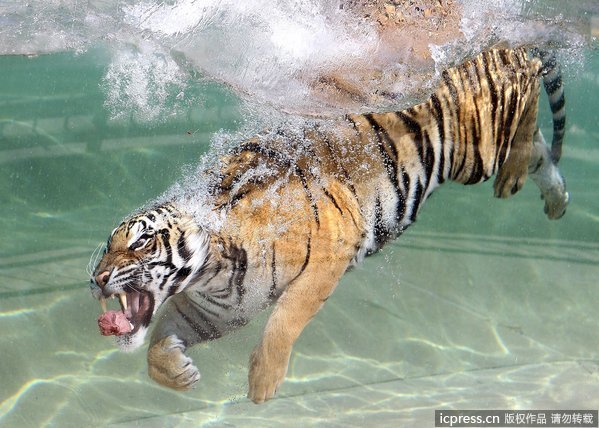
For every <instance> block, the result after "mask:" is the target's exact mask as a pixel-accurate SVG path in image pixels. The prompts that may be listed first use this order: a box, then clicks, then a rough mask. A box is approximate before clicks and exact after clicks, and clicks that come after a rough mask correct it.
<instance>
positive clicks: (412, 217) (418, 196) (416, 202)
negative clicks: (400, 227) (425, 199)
mask: <svg viewBox="0 0 599 428" xmlns="http://www.w3.org/2000/svg"><path fill="white" fill-rule="evenodd" d="M421 199H422V184H421V183H420V180H416V191H415V193H414V198H413V201H414V203H413V204H412V212H411V213H410V223H414V222H415V221H416V215H417V214H418V207H420V200H421Z"/></svg>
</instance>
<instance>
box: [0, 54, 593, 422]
mask: <svg viewBox="0 0 599 428" xmlns="http://www.w3.org/2000/svg"><path fill="white" fill-rule="evenodd" d="M107 64H108V58H107V57H106V56H105V55H104V54H103V53H102V52H100V51H91V52H88V53H85V54H80V55H74V54H67V53H65V54H53V55H48V56H39V57H32V58H27V57H23V56H14V57H0V73H1V78H0V229H1V230H2V239H0V332H1V336H0V349H1V351H2V364H1V365H0V379H1V386H0V425H3V426H4V425H6V426H42V425H46V424H48V425H51V426H60V427H62V426H83V425H89V426H103V425H106V424H114V425H119V426H121V425H122V426H137V425H139V426H142V425H143V426H196V425H199V424H200V423H205V424H208V425H213V426H221V425H224V424H229V425H232V426H238V425H239V426H243V425H252V424H253V425H254V426H258V425H262V426H277V425H278V424H280V423H285V424H287V425H291V426H296V425H297V426H300V425H301V426H305V424H309V423H314V424H316V423H327V424H331V425H335V426H336V424H338V425H339V426H367V425H370V426H375V425H376V426H397V424H398V423H401V424H402V425H407V426H411V425H414V426H428V425H432V424H433V417H432V414H433V411H434V409H436V408H437V409H438V408H462V409H465V408H481V409H488V408H496V409H500V408H531V409H544V408H591V409H593V408H594V409H596V408H597V407H599V364H598V363H599V349H598V347H597V344H598V343H599V332H598V331H599V329H597V325H598V321H599V319H598V315H597V303H598V302H599V288H598V284H597V280H598V278H599V198H598V197H597V196H598V194H599V193H598V191H597V189H598V188H599V98H598V97H597V94H599V51H597V50H595V51H588V52H586V57H585V58H584V60H582V63H580V64H576V65H569V66H568V67H566V69H565V72H566V73H567V72H568V71H570V72H571V75H568V74H566V76H565V84H566V95H567V106H568V128H567V129H568V134H567V139H566V143H565V147H564V155H563V158H562V162H561V169H562V171H563V173H564V175H565V177H566V180H567V184H568V187H569V191H570V194H571V200H572V202H571V205H570V207H569V208H568V212H567V213H566V216H565V217H564V218H563V219H561V220H559V221H554V222H551V221H548V220H547V219H546V218H545V216H544V214H543V212H542V202H541V201H540V200H539V196H538V191H537V190H536V189H535V188H534V186H533V185H532V184H529V185H527V186H526V187H525V189H524V190H523V191H522V192H520V193H519V194H517V195H516V196H515V197H513V198H512V199H511V200H508V201H500V200H496V199H494V198H493V197H492V189H491V183H486V184H484V185H480V186H474V187H462V186H455V185H446V186H444V187H442V188H441V189H439V190H438V191H437V193H436V194H435V195H434V196H433V197H432V198H431V200H430V201H429V202H427V205H426V206H425V207H424V209H423V210H422V213H421V215H420V218H419V220H418V222H417V224H416V225H414V226H413V227H412V228H410V230H409V231H408V232H406V234H404V236H402V237H401V238H400V239H399V240H398V241H396V242H394V243H392V244H391V245H389V246H388V247H386V248H385V250H384V251H383V252H381V253H380V254H377V255H375V256H373V257H371V258H369V259H368V260H367V261H366V262H365V263H364V264H363V265H361V266H360V267H358V268H357V269H355V270H353V271H351V272H350V273H348V274H347V275H346V276H345V277H344V279H343V281H342V283H341V284H340V286H339V287H338V289H337V291H336V292H335V295H334V296H333V297H332V298H331V299H330V301H329V302H328V303H327V305H326V307H325V309H324V310H323V311H322V312H321V313H319V314H318V316H317V317H316V319H315V320H314V321H313V322H312V324H311V325H310V326H309V327H308V328H307V330H306V332H305V333H304V334H303V335H302V337H301V338H300V340H299V342H298V343H297V345H296V347H295V348H294V349H295V352H294V354H293V356H292V361H291V365H290V370H289V375H288V378H287V380H286V382H285V384H284V385H283V386H282V388H281V390H280V392H279V394H278V398H277V399H276V400H274V401H272V402H270V403H269V404H267V405H264V406H260V407H256V406H254V405H253V404H251V403H249V402H248V401H247V400H246V399H245V398H244V396H245V392H246V388H247V381H246V376H247V374H246V373H247V359H248V356H249V352H250V350H251V349H252V347H253V345H254V344H255V343H256V342H257V341H258V338H259V334H260V329H261V326H262V324H263V322H264V319H265V318H264V316H262V317H261V318H260V319H259V320H256V321H255V322H253V323H251V325H250V326H248V327H246V328H244V329H242V330H241V331H239V332H238V333H236V334H234V335H231V336H229V337H226V338H224V339H222V340H219V341H215V342H213V343H209V344H206V345H203V346H199V347H197V348H196V349H194V350H192V351H191V354H192V357H193V358H194V359H195V361H196V363H197V365H198V367H199V369H200V372H201V373H202V380H201V381H200V386H199V387H198V389H197V390H195V391H193V392H191V393H187V394H181V393H176V392H172V391H169V390H166V389H163V388H161V387H159V386H157V385H156V384H153V383H152V382H151V381H150V380H149V378H148V377H147V375H146V373H145V355H144V352H145V351H144V350H140V351H136V352H134V353H132V354H123V353H119V352H117V351H116V350H114V347H113V344H112V342H111V340H110V339H109V338H104V337H101V336H100V335H99V334H98V332H97V326H96V317H97V315H98V313H99V308H98V304H97V302H96V301H94V300H93V299H92V298H91V296H90V295H89V292H88V289H87V281H88V277H87V274H86V267H87V264H88V261H89V258H90V256H91V253H92V252H93V250H94V249H95V248H96V246H97V245H98V244H99V243H101V242H103V241H104V240H105V239H106V237H107V235H108V233H109V232H110V231H111V230H112V228H113V227H114V226H115V225H116V224H118V222H119V221H120V220H121V219H122V218H123V217H124V216H125V215H127V214H128V213H129V212H131V211H132V210H133V209H135V208H137V207H139V206H140V205H142V204H143V203H145V202H146V201H148V200H151V199H153V198H155V197H157V196H158V195H160V194H161V193H162V192H163V191H164V190H166V189H167V188H168V187H169V186H170V185H172V184H173V183H174V182H175V181H176V180H178V179H180V178H181V176H182V168H183V166H184V165H193V164H194V163H195V162H196V161H197V159H199V157H200V156H201V155H202V154H204V153H205V152H206V151H207V150H208V148H209V144H210V139H211V137H212V135H213V134H214V133H215V132H217V131H219V130H221V129H222V130H225V131H227V130H228V131H234V130H236V129H238V128H239V126H241V124H242V123H243V113H242V111H241V109H240V102H239V100H238V99H237V98H236V97H235V96H234V95H233V94H232V93H231V92H230V91H229V90H227V89H226V88H224V87H222V86H219V85H217V84H211V83H206V82H202V81H196V82H190V84H189V87H188V88H187V89H186V91H187V95H189V96H190V99H193V100H194V101H195V102H194V103H193V104H189V105H187V106H183V107H182V106H178V108H177V109H176V111H173V112H170V113H169V112H167V113H166V114H165V115H163V117H162V118H161V119H160V120H157V121H152V122H144V121H141V120H138V119H136V118H135V117H134V115H131V116H129V117H125V118H122V117H121V118H119V119H118V120H115V119H112V118H111V111H110V109H109V108H106V107H105V106H104V100H105V92H104V90H103V89H102V87H103V86H102V85H103V83H102V76H103V75H104V73H105V69H106V67H107ZM545 102H546V101H545V99H543V100H541V106H542V107H541V116H540V119H539V121H540V122H539V123H540V125H541V127H542V129H543V131H544V133H545V135H550V133H551V131H550V126H551V124H550V116H549V114H548V111H547V110H548V109H547V108H546V106H545ZM300 421H301V423H300Z"/></svg>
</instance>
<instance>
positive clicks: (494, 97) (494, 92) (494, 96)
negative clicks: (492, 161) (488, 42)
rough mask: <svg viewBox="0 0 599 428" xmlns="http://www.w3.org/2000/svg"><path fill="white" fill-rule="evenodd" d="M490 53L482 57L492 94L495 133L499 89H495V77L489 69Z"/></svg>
mask: <svg viewBox="0 0 599 428" xmlns="http://www.w3.org/2000/svg"><path fill="white" fill-rule="evenodd" d="M489 55H490V53H488V52H485V53H483V55H482V60H483V65H484V69H485V76H486V78H487V84H488V87H489V92H490V94H491V130H492V132H493V133H495V115H496V114H497V105H498V104H497V88H496V87H495V82H494V81H493V77H492V76H491V70H490V68H489V59H488V56H489Z"/></svg>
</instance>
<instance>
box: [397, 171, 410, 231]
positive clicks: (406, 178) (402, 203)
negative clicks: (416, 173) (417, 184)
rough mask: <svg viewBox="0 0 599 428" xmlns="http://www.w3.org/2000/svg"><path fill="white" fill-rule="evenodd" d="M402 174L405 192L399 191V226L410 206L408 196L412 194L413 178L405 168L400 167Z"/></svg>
mask: <svg viewBox="0 0 599 428" xmlns="http://www.w3.org/2000/svg"><path fill="white" fill-rule="evenodd" d="M399 169H400V172H401V184H402V187H403V191H402V190H401V189H399V187H398V189H397V196H398V201H397V212H396V215H395V220H396V223H397V224H398V225H399V224H401V223H402V222H403V219H404V216H405V215H406V210H407V204H408V202H409V201H408V195H409V193H410V184H411V181H412V180H411V178H410V175H409V174H408V173H407V172H406V170H405V169H404V167H403V166H400V168H399Z"/></svg>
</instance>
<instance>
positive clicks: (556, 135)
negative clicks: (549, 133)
mask: <svg viewBox="0 0 599 428" xmlns="http://www.w3.org/2000/svg"><path fill="white" fill-rule="evenodd" d="M532 55H533V56H534V57H537V58H539V59H540V60H541V63H542V64H543V65H542V67H541V75H542V76H543V86H545V91H546V92H547V96H548V97H549V107H550V108H551V113H552V114H553V140H552V142H551V160H552V162H553V163H554V164H556V165H557V163H558V162H559V160H560V158H561V156H562V143H563V141H564V135H565V133H566V99H565V97H564V85H563V82H562V72H561V69H560V66H559V63H558V62H557V59H556V57H555V54H554V53H553V52H550V51H545V50H541V49H538V48H535V49H533V50H532Z"/></svg>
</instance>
